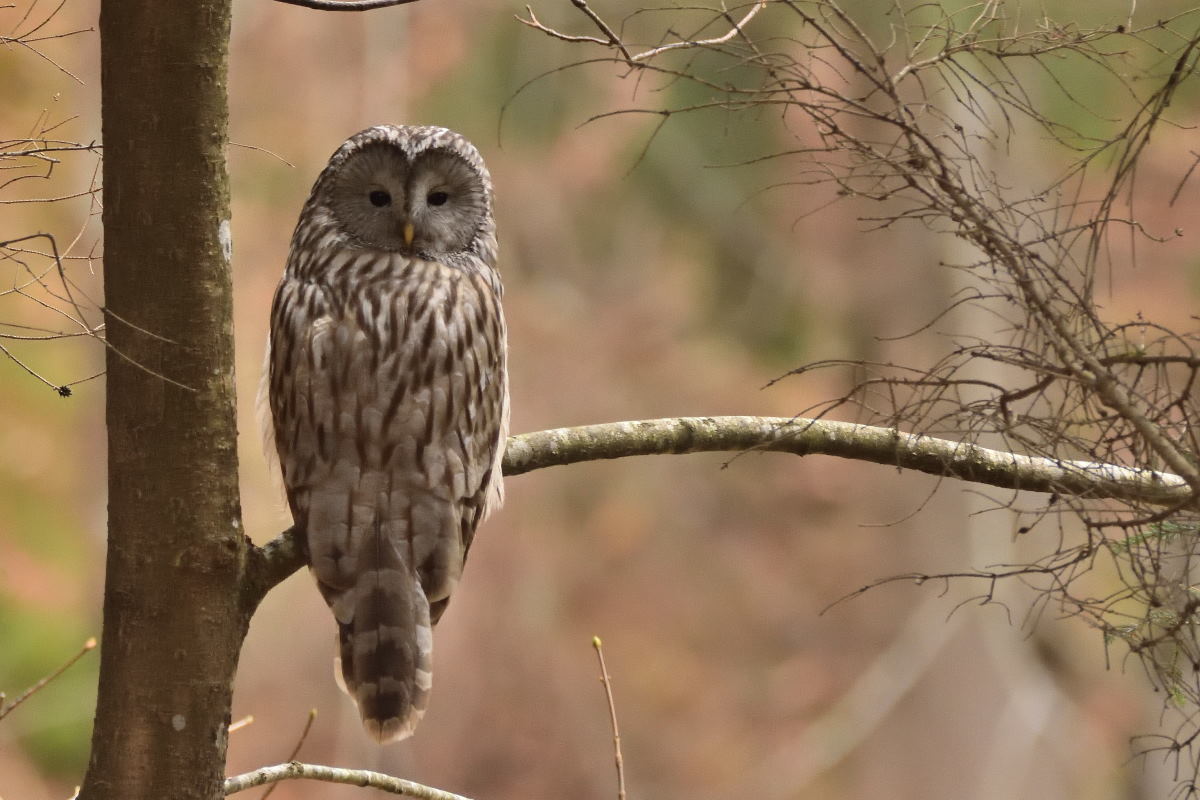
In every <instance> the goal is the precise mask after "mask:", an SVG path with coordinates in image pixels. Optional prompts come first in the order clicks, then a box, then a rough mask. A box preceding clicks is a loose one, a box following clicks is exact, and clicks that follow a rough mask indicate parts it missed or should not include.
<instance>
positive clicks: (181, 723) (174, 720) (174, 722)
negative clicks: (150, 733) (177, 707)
mask: <svg viewBox="0 0 1200 800" xmlns="http://www.w3.org/2000/svg"><path fill="white" fill-rule="evenodd" d="M171 727H172V728H174V729H175V730H177V731H181V730H183V729H184V728H186V727H187V717H185V716H183V714H176V715H175V716H173V717H171Z"/></svg>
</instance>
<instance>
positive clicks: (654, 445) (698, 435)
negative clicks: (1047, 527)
mask: <svg viewBox="0 0 1200 800" xmlns="http://www.w3.org/2000/svg"><path fill="white" fill-rule="evenodd" d="M753 450H761V451H771V452H783V453H792V454H794V455H799V456H807V455H817V454H823V455H831V456H838V457H840V458H851V459H856V460H859V461H870V462H873V463H876V464H887V465H890V466H896V467H901V468H903V469H912V470H916V471H918V472H925V473H928V474H930V475H937V476H939V477H952V478H958V479H960V480H964V481H971V482H974V483H983V484H988V485H990V486H1000V487H1003V488H1006V489H1013V490H1023V491H1030V492H1055V493H1058V494H1061V495H1069V496H1074V497H1082V498H1091V499H1102V498H1109V499H1117V500H1124V501H1130V502H1133V501H1136V502H1139V503H1146V504H1150V505H1158V506H1168V507H1173V508H1175V509H1181V508H1200V499H1198V498H1197V496H1196V495H1195V494H1194V493H1193V492H1192V491H1191V489H1190V487H1189V486H1188V485H1187V482H1186V481H1184V480H1183V479H1182V478H1180V477H1179V476H1178V475H1172V474H1170V473H1166V472H1155V471H1153V470H1146V469H1134V468H1131V467H1124V466H1119V465H1116V464H1102V463H1095V462H1091V461H1064V460H1057V459H1052V458H1037V457H1033V456H1024V455H1019V454H1017V453H1008V452H1004V451H1000V450H990V449H988V448H986V447H980V446H978V445H975V444H970V443H964V442H952V441H948V440H946V439H938V438H935V437H932V436H922V435H917V434H912V433H904V432H903V431H899V430H896V429H894V428H882V427H876V426H872V425H859V424H857V423H853V422H835V421H832V420H824V419H806V418H800V417H797V418H787V417H670V418H666V419H651V420H638V421H632V422H608V423H602V424H599V425H584V426H582V427H578V428H555V429H552V430H545V431H537V432H535V433H523V434H520V435H517V436H511V437H509V439H508V445H507V447H506V449H505V451H504V474H505V475H506V476H510V477H511V476H514V475H523V474H525V473H526V472H532V471H533V470H535V469H544V468H546V467H556V466H565V465H567V464H578V463H580V462H583V461H599V460H604V459H613V458H628V457H630V456H649V455H683V454H686V453H713V452H726V453H743V452H746V451H753ZM304 564H305V555H304V545H303V543H302V541H301V539H300V537H299V536H298V535H297V534H296V529H295V528H294V527H293V528H289V529H288V530H286V531H284V532H283V533H281V534H280V535H279V536H277V537H275V538H274V539H272V540H271V541H270V542H268V543H267V544H265V545H263V546H262V547H256V548H254V549H252V550H251V551H250V561H249V563H248V564H247V568H246V578H245V582H244V584H243V600H244V603H245V608H246V609H247V611H248V612H250V611H253V609H254V608H255V607H256V606H257V605H258V604H259V603H260V602H261V601H262V598H263V597H265V596H266V594H267V592H269V591H270V590H271V589H272V587H274V586H275V585H276V584H278V583H280V582H281V581H283V580H284V579H285V578H287V577H288V576H290V575H291V574H292V573H293V572H295V571H296V570H298V569H300V568H301V567H302V566H304Z"/></svg>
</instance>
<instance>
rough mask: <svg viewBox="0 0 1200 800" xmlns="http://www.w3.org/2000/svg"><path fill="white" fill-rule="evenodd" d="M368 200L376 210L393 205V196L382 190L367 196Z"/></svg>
mask: <svg viewBox="0 0 1200 800" xmlns="http://www.w3.org/2000/svg"><path fill="white" fill-rule="evenodd" d="M367 199H368V200H370V201H371V205H373V206H375V207H376V208H383V207H384V206H390V205H391V204H392V196H391V195H390V194H388V193H387V192H385V191H383V190H382V189H376V190H375V191H373V192H371V193H370V194H369V195H367Z"/></svg>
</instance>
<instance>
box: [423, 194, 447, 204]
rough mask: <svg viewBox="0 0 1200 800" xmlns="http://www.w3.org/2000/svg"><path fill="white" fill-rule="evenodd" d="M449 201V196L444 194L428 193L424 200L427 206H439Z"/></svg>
mask: <svg viewBox="0 0 1200 800" xmlns="http://www.w3.org/2000/svg"><path fill="white" fill-rule="evenodd" d="M449 199H450V195H448V194H446V193H445V192H430V193H429V197H426V198H425V200H426V201H428V203H429V205H431V206H440V205H442V204H444V203H445V202H446V201H447V200H449Z"/></svg>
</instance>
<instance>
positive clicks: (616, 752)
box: [592, 636, 625, 800]
mask: <svg viewBox="0 0 1200 800" xmlns="http://www.w3.org/2000/svg"><path fill="white" fill-rule="evenodd" d="M592 647H594V648H595V649H596V660H597V661H599V662H600V683H602V684H604V697H605V699H606V700H607V701H608V718H609V721H610V722H612V732H613V761H614V762H615V763H616V765H617V800H625V762H624V760H622V758H621V731H620V730H619V729H618V728H617V706H616V703H614V702H613V693H612V681H611V680H610V679H609V677H608V667H606V666H605V664H604V648H603V643H602V642H601V641H600V637H599V636H593V637H592Z"/></svg>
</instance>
